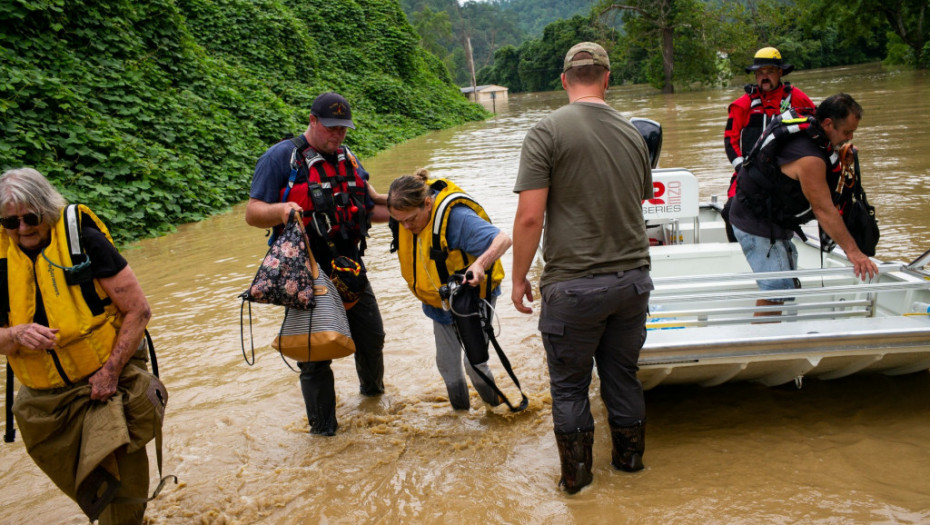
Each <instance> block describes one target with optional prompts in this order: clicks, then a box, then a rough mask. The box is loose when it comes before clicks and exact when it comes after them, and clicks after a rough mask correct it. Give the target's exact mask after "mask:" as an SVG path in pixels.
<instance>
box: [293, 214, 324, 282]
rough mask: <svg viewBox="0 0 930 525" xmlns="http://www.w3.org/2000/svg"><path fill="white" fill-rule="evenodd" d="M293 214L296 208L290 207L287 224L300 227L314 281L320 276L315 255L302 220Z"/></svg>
mask: <svg viewBox="0 0 930 525" xmlns="http://www.w3.org/2000/svg"><path fill="white" fill-rule="evenodd" d="M295 215H297V210H295V209H294V208H291V212H290V213H289V214H288V216H287V225H288V226H290V225H291V223H292V222H293V223H296V225H297V228H299V229H300V235H302V236H303V238H304V245H305V246H306V247H307V255H308V256H309V257H310V277H312V278H313V280H314V281H316V280H317V279H319V278H320V265H319V264H317V262H316V257H314V256H313V250H311V249H310V238H309V237H307V230H306V229H304V221H302V220H299V219H297V218H296V217H295Z"/></svg>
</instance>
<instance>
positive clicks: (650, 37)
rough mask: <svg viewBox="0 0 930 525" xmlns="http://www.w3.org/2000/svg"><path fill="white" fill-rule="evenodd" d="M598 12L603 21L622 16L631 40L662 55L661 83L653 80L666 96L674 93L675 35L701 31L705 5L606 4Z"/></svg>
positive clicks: (658, 0)
mask: <svg viewBox="0 0 930 525" xmlns="http://www.w3.org/2000/svg"><path fill="white" fill-rule="evenodd" d="M595 9H596V10H597V12H598V14H599V16H601V17H608V16H609V14H610V13H611V12H620V13H621V14H622V17H623V22H624V28H625V29H626V32H627V35H628V36H629V37H630V39H631V40H632V41H633V42H634V43H636V44H639V45H641V46H642V47H644V48H645V49H650V50H653V51H658V52H659V54H660V55H661V67H662V73H661V81H660V82H655V81H656V80H659V79H658V78H655V76H654V75H651V76H652V77H653V78H651V80H653V83H654V84H655V83H658V84H659V85H660V86H661V88H662V92H663V93H673V92H674V91H675V88H674V84H673V80H674V78H675V76H674V73H675V36H676V32H681V31H684V30H685V29H689V30H692V31H693V30H694V29H695V28H696V27H698V26H699V25H700V24H701V23H702V22H703V20H704V14H705V13H704V4H703V3H701V2H700V1H699V0H630V1H629V2H627V3H626V4H618V3H614V2H613V1H612V0H603V1H602V2H601V3H600V4H598V6H597V7H596V8H595ZM700 32H702V30H698V31H697V33H700ZM693 34H695V33H692V35H693ZM655 56H656V55H653V58H655Z"/></svg>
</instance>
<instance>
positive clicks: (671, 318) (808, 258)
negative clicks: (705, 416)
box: [639, 170, 930, 389]
mask: <svg viewBox="0 0 930 525" xmlns="http://www.w3.org/2000/svg"><path fill="white" fill-rule="evenodd" d="M655 176H656V177H657V178H658V179H659V180H660V181H661V180H663V178H665V180H667V179H668V178H672V179H682V178H684V179H687V178H688V177H689V176H692V175H691V174H690V173H688V172H686V171H684V170H656V175H655ZM682 187H688V184H687V183H685V184H683V185H682ZM693 198H694V199H696V196H693ZM647 206H648V205H644V214H645V215H646V217H647V218H649V214H648V213H647V212H646V210H647ZM694 207H695V206H693V205H684V206H681V207H680V209H681V210H689V211H687V213H685V214H684V215H683V216H674V214H666V216H664V217H661V218H660V220H652V221H650V224H652V225H653V227H652V228H650V232H651V236H652V237H653V239H654V242H656V243H658V244H660V245H658V246H654V247H653V248H652V250H651V256H652V275H653V280H654V282H655V284H656V290H655V291H654V292H653V294H652V296H651V298H650V310H651V315H650V319H649V320H648V322H647V328H648V329H649V332H648V335H647V337H646V344H645V346H644V347H643V351H642V354H641V356H640V362H639V364H640V373H639V376H640V379H641V380H642V382H643V386H644V387H645V388H647V389H648V388H653V387H655V386H657V385H659V384H680V383H697V384H701V385H706V386H712V385H718V384H721V383H725V382H727V381H759V382H762V383H764V384H766V385H778V384H782V383H787V382H791V381H795V382H796V383H797V384H799V385H800V383H801V381H802V379H803V378H804V377H816V378H818V379H833V378H838V377H843V376H846V375H849V374H853V373H860V372H882V373H885V374H892V375H894V374H906V373H912V372H918V371H921V370H927V369H930V315H928V314H927V311H926V306H924V305H926V303H930V273H928V272H926V271H924V270H923V269H922V268H921V267H920V264H914V263H912V264H911V265H906V264H904V263H900V262H897V263H881V264H880V275H879V277H877V278H876V279H874V280H873V281H872V282H866V283H864V282H861V281H860V280H858V279H856V278H855V276H854V275H853V273H852V269H851V267H850V265H849V262H848V261H847V260H846V258H845V256H844V255H843V254H842V252H841V251H839V250H837V251H835V252H833V253H830V254H823V256H821V254H820V250H819V245H818V244H817V243H816V242H813V241H809V242H807V243H805V242H802V241H801V240H800V239H797V238H796V239H795V240H794V243H795V245H796V246H797V247H798V251H799V267H800V269H799V270H796V271H792V272H777V273H772V274H767V276H768V277H791V278H797V279H798V280H799V282H800V283H801V288H800V289H797V290H791V291H790V292H785V293H784V294H782V295H785V296H790V297H793V298H794V299H793V300H791V301H788V302H786V303H785V304H784V305H782V306H766V307H757V306H756V305H755V304H756V300H757V299H763V298H771V297H772V292H762V291H760V290H759V289H758V286H757V285H756V279H758V278H760V276H761V275H760V274H753V273H752V272H751V270H750V268H749V266H748V264H747V263H746V260H745V257H744V256H743V253H742V250H741V249H740V247H739V245H738V244H737V243H729V242H727V241H726V235H725V232H724V229H723V227H724V225H723V221H722V219H721V218H720V217H719V212H718V210H717V209H716V208H715V207H713V206H704V207H701V208H700V210H699V212H697V214H696V215H695V214H694V213H693V211H692V210H693V209H694ZM660 210H661V208H660ZM650 211H652V210H650ZM669 215H671V216H669ZM695 232H697V233H696V234H695ZM928 259H930V256H926V257H922V258H921V261H922V262H923V263H926V262H927V260H928ZM915 263H916V261H915ZM912 310H919V312H914V313H912ZM762 313H765V314H769V316H767V317H757V316H756V314H762ZM771 314H776V315H771Z"/></svg>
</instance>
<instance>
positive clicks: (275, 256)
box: [242, 210, 319, 310]
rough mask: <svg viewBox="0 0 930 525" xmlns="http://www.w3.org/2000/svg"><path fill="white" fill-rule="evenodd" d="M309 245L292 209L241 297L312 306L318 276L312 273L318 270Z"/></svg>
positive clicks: (286, 304) (247, 299)
mask: <svg viewBox="0 0 930 525" xmlns="http://www.w3.org/2000/svg"><path fill="white" fill-rule="evenodd" d="M309 246H310V242H309V241H308V239H307V233H306V232H305V231H304V229H303V225H302V224H301V221H300V220H299V219H297V218H295V213H294V211H293V210H291V216H290V219H289V220H288V222H287V225H286V226H285V227H284V231H282V232H281V234H280V235H278V238H277V239H276V240H275V242H274V244H272V245H271V248H269V249H268V253H267V254H265V258H264V259H263V260H262V264H261V266H259V268H258V272H256V274H255V279H253V280H252V285H251V286H249V289H248V290H247V291H246V292H245V293H244V294H242V298H243V299H245V300H246V301H251V302H253V303H266V304H276V305H279V306H286V307H288V308H297V309H298V310H309V309H310V308H311V304H310V303H311V301H312V299H313V286H312V285H313V281H314V279H315V278H316V276H314V275H313V274H314V273H317V274H318V273H319V269H318V268H317V264H316V261H315V260H313V258H312V257H313V256H312V255H311V254H310V249H309Z"/></svg>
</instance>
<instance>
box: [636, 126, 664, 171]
mask: <svg viewBox="0 0 930 525" xmlns="http://www.w3.org/2000/svg"><path fill="white" fill-rule="evenodd" d="M630 122H631V123H632V124H633V125H634V126H636V129H637V130H639V134H640V135H642V136H643V138H644V139H646V147H647V148H649V162H650V163H651V164H652V167H653V169H655V167H656V166H658V165H659V153H661V152H662V125H661V124H659V123H658V122H656V121H654V120H649V119H647V118H640V117H633V118H631V119H630Z"/></svg>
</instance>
